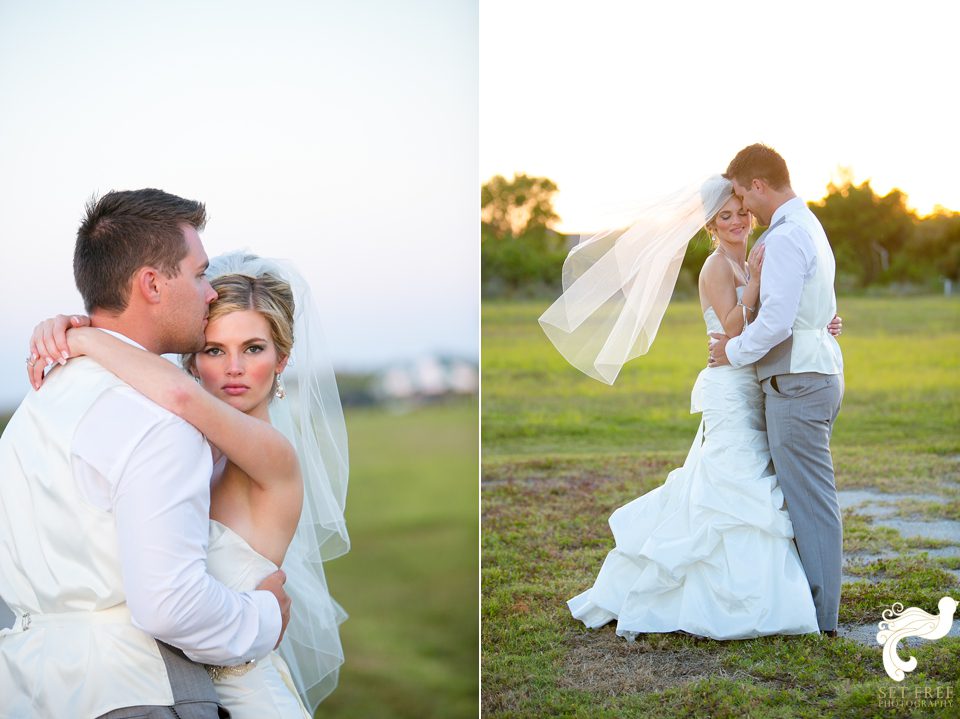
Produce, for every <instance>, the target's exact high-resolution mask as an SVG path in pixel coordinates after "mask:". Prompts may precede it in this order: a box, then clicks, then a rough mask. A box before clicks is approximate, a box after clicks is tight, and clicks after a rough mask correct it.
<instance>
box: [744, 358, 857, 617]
mask: <svg viewBox="0 0 960 719" xmlns="http://www.w3.org/2000/svg"><path fill="white" fill-rule="evenodd" d="M761 386H762V387H763V392H764V395H765V400H766V418H767V438H768V440H769V442H770V454H771V455H772V457H773V466H774V469H775V470H776V472H777V479H778V480H779V482H780V488H781V489H782V490H783V496H784V498H785V499H786V503H787V511H788V512H789V513H790V519H791V521H792V522H793V532H794V537H795V540H796V543H797V551H798V552H799V553H800V561H801V562H802V563H803V570H804V572H806V575H807V581H808V582H809V583H810V590H811V592H812V593H813V603H814V605H815V606H816V608H817V623H818V624H819V625H820V630H821V631H828V630H831V629H836V628H837V619H838V615H839V613H840V571H841V565H842V564H843V523H842V520H841V517H840V503H839V501H838V500H837V485H836V482H835V480H834V475H833V458H832V457H831V455H830V435H831V434H832V432H833V423H834V421H835V420H836V419H837V414H838V413H839V412H840V402H841V400H842V399H843V375H825V374H819V373H817V372H800V373H797V374H781V375H774V376H773V377H769V378H767V379H765V380H763V381H762V382H761Z"/></svg>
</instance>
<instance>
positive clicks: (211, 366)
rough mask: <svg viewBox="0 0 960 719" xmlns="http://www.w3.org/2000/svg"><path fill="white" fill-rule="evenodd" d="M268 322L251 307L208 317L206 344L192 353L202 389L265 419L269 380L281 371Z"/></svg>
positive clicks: (282, 365) (242, 410)
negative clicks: (200, 349) (209, 319)
mask: <svg viewBox="0 0 960 719" xmlns="http://www.w3.org/2000/svg"><path fill="white" fill-rule="evenodd" d="M285 364H286V360H285V359H281V358H280V357H279V356H278V353H277V348H276V345H274V343H273V339H272V335H271V333H270V325H269V323H268V322H267V320H266V319H264V317H263V315H261V314H260V313H259V312H256V311H255V310H243V311H239V312H231V313H229V314H226V315H222V316H220V317H217V318H216V319H214V320H211V321H210V323H209V324H208V325H207V329H206V344H205V345H204V348H203V351H201V352H198V353H197V355H196V368H197V375H198V376H199V377H200V383H201V384H202V385H203V387H204V389H206V390H207V391H208V392H210V393H211V394H212V395H214V396H216V397H218V398H220V399H222V400H223V401H224V402H226V403H227V404H229V405H231V406H233V407H236V408H237V409H239V410H240V411H241V412H246V413H247V414H252V415H254V416H258V417H260V418H261V419H267V417H268V416H269V413H268V411H267V408H268V406H269V404H270V397H271V395H272V394H273V381H274V377H276V375H277V373H278V372H281V371H283V367H284V365H285Z"/></svg>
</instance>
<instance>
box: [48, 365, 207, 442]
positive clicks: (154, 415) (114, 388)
mask: <svg viewBox="0 0 960 719" xmlns="http://www.w3.org/2000/svg"><path fill="white" fill-rule="evenodd" d="M78 360H80V361H78V362H77V363H76V365H75V366H74V367H72V368H71V364H73V362H74V361H73V360H71V362H68V363H67V365H66V366H65V367H63V368H62V369H61V370H59V371H60V372H62V373H63V377H62V380H61V385H62V386H63V387H64V388H73V387H76V388H77V390H78V391H79V392H80V393H81V394H86V395H87V397H86V398H82V399H81V402H84V400H85V401H86V403H87V404H88V405H89V408H90V411H92V410H94V409H97V412H96V413H95V414H109V415H111V416H113V417H115V418H117V419H120V420H122V421H121V422H120V423H119V424H118V425H116V426H117V427H118V428H119V429H121V430H122V429H123V428H124V427H129V429H130V431H132V432H136V431H138V430H139V431H142V430H143V429H144V428H149V427H151V426H154V425H159V424H168V423H182V424H185V425H186V426H187V427H190V428H191V429H192V428H193V425H190V424H189V423H187V422H186V421H185V420H183V419H181V418H180V417H178V416H177V415H175V414H174V413H172V412H170V411H169V410H167V409H164V408H163V407H161V406H160V405H158V404H157V403H156V402H154V401H153V400H151V399H149V398H148V397H146V396H145V395H143V394H141V393H140V392H138V391H137V390H135V389H134V388H133V387H131V386H130V385H128V384H127V383H126V382H124V381H123V380H122V379H120V378H119V377H117V376H116V375H115V374H113V373H112V372H110V371H109V370H107V369H105V368H104V367H102V366H101V365H99V364H97V363H96V362H95V361H94V360H93V359H91V358H88V357H81V358H78ZM51 389H54V388H53V387H51Z"/></svg>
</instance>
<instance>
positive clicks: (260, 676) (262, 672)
mask: <svg viewBox="0 0 960 719" xmlns="http://www.w3.org/2000/svg"><path fill="white" fill-rule="evenodd" d="M207 569H208V571H209V572H210V574H211V575H213V576H214V577H216V578H217V579H218V580H219V581H220V582H222V583H223V584H225V585H226V586H228V587H230V589H234V590H236V591H241V592H246V591H251V590H253V589H255V588H256V587H257V585H258V584H260V582H261V581H262V580H263V579H264V578H265V577H266V576H267V575H269V574H272V573H273V572H275V571H277V565H275V564H274V563H273V562H271V561H270V560H269V559H267V558H266V557H264V556H263V555H262V554H258V553H257V552H256V551H254V549H253V548H252V547H251V546H250V545H249V544H247V542H246V541H245V540H244V539H243V537H241V536H240V535H239V534H237V533H236V532H234V531H233V530H232V529H230V528H229V527H227V526H226V525H225V524H221V523H220V522H218V521H216V520H210V542H209V545H208V547H207ZM215 671H216V670H215ZM217 674H218V675H219V676H215V677H214V680H213V683H214V686H215V687H216V689H217V695H218V696H219V697H220V702H221V704H223V706H225V707H226V708H227V709H229V710H230V716H231V717H233V719H311V717H310V713H309V712H308V711H307V709H306V707H305V706H304V705H303V702H302V701H301V700H300V696H299V695H298V694H297V690H296V687H295V686H294V684H293V679H292V677H291V676H290V670H289V668H288V667H287V664H286V662H284V661H283V659H282V658H281V656H280V655H279V654H278V653H277V652H276V650H274V651H272V652H270V654H268V655H267V656H266V657H264V658H263V659H260V660H259V661H258V662H257V663H256V664H254V665H252V668H251V669H249V671H246V672H244V673H243V674H236V673H230V670H229V669H228V670H226V672H223V671H219V672H217Z"/></svg>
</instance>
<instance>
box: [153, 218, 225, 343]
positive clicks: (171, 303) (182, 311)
mask: <svg viewBox="0 0 960 719" xmlns="http://www.w3.org/2000/svg"><path fill="white" fill-rule="evenodd" d="M183 235H184V239H185V240H186V243H187V256H186V257H184V258H183V259H182V260H180V274H179V275H177V276H176V277H169V278H166V280H165V288H164V289H165V291H164V293H163V294H162V295H161V296H162V297H163V302H164V306H163V308H162V309H163V316H164V317H165V318H167V321H166V322H165V325H166V326H165V328H164V329H165V332H164V335H165V338H164V339H165V346H166V347H167V349H165V350H164V352H178V353H180V354H185V353H187V352H196V351H198V350H201V349H203V342H204V340H203V330H204V328H205V327H206V325H207V315H208V314H209V305H210V303H211V302H213V301H214V300H215V299H217V292H216V290H214V289H213V287H211V286H210V281H209V280H208V279H207V276H206V275H205V274H204V273H205V272H206V269H207V265H208V264H209V262H208V260H207V253H206V251H205V250H204V249H203V243H202V242H200V235H198V234H197V231H196V229H194V228H193V227H191V226H190V225H184V226H183Z"/></svg>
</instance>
